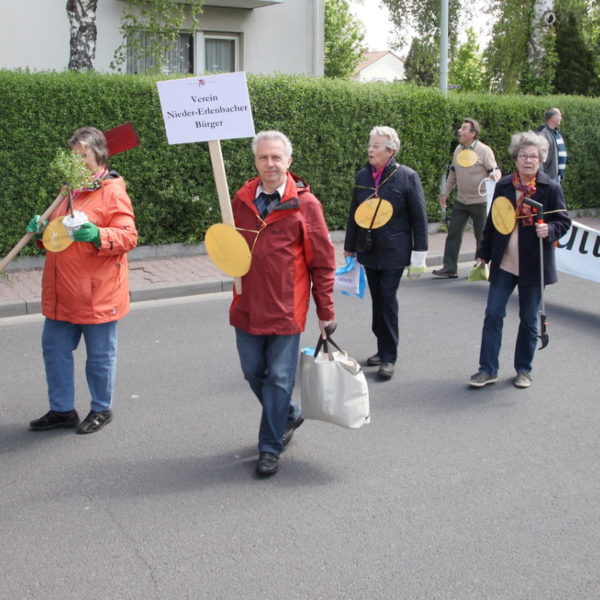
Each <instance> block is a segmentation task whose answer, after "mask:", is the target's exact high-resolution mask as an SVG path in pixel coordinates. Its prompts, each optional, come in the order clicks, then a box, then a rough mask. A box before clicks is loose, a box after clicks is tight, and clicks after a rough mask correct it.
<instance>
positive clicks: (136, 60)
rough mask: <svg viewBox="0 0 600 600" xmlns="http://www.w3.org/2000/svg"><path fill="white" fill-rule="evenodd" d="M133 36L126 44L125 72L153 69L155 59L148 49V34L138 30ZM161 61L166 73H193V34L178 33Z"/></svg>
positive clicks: (144, 71) (142, 71) (134, 72)
mask: <svg viewBox="0 0 600 600" xmlns="http://www.w3.org/2000/svg"><path fill="white" fill-rule="evenodd" d="M135 36H136V39H135V42H134V43H129V44H128V45H127V72H128V73H130V74H137V73H147V72H149V71H152V70H154V67H155V66H156V60H155V58H154V57H153V56H152V54H151V53H150V51H149V49H148V48H149V46H150V34H149V33H146V32H138V33H136V34H135ZM162 63H163V66H162V72H163V73H165V74H166V75H168V74H170V73H185V74H189V73H193V72H194V36H193V34H191V33H180V34H179V35H178V37H177V40H176V41H175V44H174V45H173V47H172V48H170V49H166V50H165V51H164V52H163V56H162Z"/></svg>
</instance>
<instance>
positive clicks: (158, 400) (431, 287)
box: [0, 271, 600, 600]
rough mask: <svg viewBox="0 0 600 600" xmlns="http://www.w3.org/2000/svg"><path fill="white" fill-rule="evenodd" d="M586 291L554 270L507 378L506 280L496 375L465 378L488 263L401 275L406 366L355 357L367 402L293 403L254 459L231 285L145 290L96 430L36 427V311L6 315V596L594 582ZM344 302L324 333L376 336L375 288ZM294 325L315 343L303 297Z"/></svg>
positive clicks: (513, 593) (245, 593)
mask: <svg viewBox="0 0 600 600" xmlns="http://www.w3.org/2000/svg"><path fill="white" fill-rule="evenodd" d="M463 274H466V271H465V273H463ZM599 291H600V288H599V287H598V285H597V284H595V283H590V282H586V281H583V280H579V279H575V278H570V277H568V276H565V275H562V276H561V281H560V282H559V284H557V285H555V286H550V287H549V288H548V289H547V293H546V304H547V306H546V309H547V310H546V312H547V313H548V317H549V321H550V323H549V334H550V344H549V346H548V347H547V348H546V349H544V350H543V351H541V352H539V353H538V354H537V355H536V360H535V370H534V384H533V386H532V387H531V388H530V389H528V390H518V389H516V388H514V387H513V386H512V384H511V377H512V375H513V372H512V367H511V366H512V351H513V348H514V340H515V336H516V327H517V320H516V313H517V307H516V302H514V301H513V302H511V304H510V305H509V317H507V320H506V323H505V338H504V339H505V344H504V347H503V349H502V356H501V364H502V367H503V368H502V372H501V378H500V380H499V381H498V383H496V384H495V385H493V386H488V387H486V388H484V389H480V390H471V389H468V388H467V385H466V382H467V380H468V377H469V376H470V375H471V374H472V373H473V372H475V371H476V369H477V357H478V352H479V337H480V331H481V324H482V318H483V309H484V302H485V294H486V284H483V283H468V282H466V281H465V279H464V278H463V279H460V280H458V281H456V280H455V281H449V280H446V281H439V280H434V279H432V278H426V279H423V280H420V281H418V282H415V283H411V282H408V281H403V282H402V284H401V286H400V294H399V296H400V303H401V308H400V311H401V330H402V331H401V351H400V358H399V362H398V365H397V373H396V376H395V377H394V379H392V380H391V381H390V382H378V381H376V380H375V379H374V377H373V375H374V370H373V369H368V370H367V371H368V380H369V384H370V392H371V410H372V422H371V424H370V425H368V426H366V427H364V428H363V429H361V430H359V431H349V430H344V429H341V428H338V427H335V426H333V425H329V424H326V423H319V422H316V421H310V422H306V423H305V424H304V425H303V426H302V428H301V429H299V430H298V431H297V432H296V435H295V437H294V440H293V441H292V443H291V444H290V446H289V448H288V450H287V451H286V453H285V455H284V456H283V458H282V461H281V469H280V472H279V473H278V474H277V475H276V476H275V477H273V478H271V479H268V480H260V479H257V478H256V477H255V475H254V466H255V460H256V435H257V429H258V420H259V406H258V402H257V401H256V400H255V399H254V398H253V397H252V396H251V394H250V392H249V389H248V387H247V384H246V383H245V382H244V381H243V379H242V376H241V374H240V369H239V364H238V360H237V355H236V352H235V345H234V336H233V332H232V330H231V328H230V327H229V325H228V322H227V306H228V302H229V294H217V295H210V296H202V297H197V298H184V299H179V300H176V301H156V302H148V303H139V304H136V306H135V307H134V309H133V310H132V312H131V314H130V315H129V316H128V317H127V318H125V319H124V320H123V321H122V323H121V325H120V348H119V352H120V355H119V373H118V377H117V379H118V381H117V399H116V401H115V406H114V413H115V419H114V421H113V422H112V423H111V424H110V425H108V426H107V427H106V428H105V429H104V430H102V431H101V432H98V433H96V434H92V435H88V436H80V435H75V434H74V433H73V432H72V431H64V430H63V431H60V430H58V431H52V432H36V433H34V432H30V431H28V430H27V423H28V422H29V420H31V419H33V418H35V417H38V416H40V415H41V414H43V413H44V412H45V411H46V410H47V404H46V399H45V390H44V387H45V385H44V379H43V365H42V361H41V356H40V348H39V335H40V331H41V324H42V321H41V318H40V317H38V316H34V317H17V318H7V319H2V320H1V321H0V340H1V345H0V362H1V365H2V385H1V392H0V393H1V397H0V451H1V453H2V459H1V460H2V463H1V464H2V468H1V474H2V477H1V480H0V481H1V486H0V539H1V541H2V544H1V546H2V560H1V563H0V564H1V566H0V597H1V598H3V599H4V598H6V599H7V600H21V599H23V600H25V599H28V600H29V599H35V600H50V599H52V600H87V599H90V600H92V599H93V600H101V599H107V600H121V599H132V600H138V599H139V600H142V599H144V600H146V599H148V600H154V599H157V600H180V599H211V600H212V599H223V600H230V599H231V600H233V599H243V600H259V599H260V600H275V599H277V600H279V599H286V600H287V599H302V600H320V599H323V600H338V599H339V600H355V599H356V600H365V599H367V600H371V599H373V600H381V599H390V600H391V599H399V600H404V599H419V600H421V599H422V600H437V599H452V600H462V599H465V600H466V599H468V600H471V599H507V600H514V599H535V600H559V599H560V600H565V599H569V600H570V599H574V600H587V599H590V600H591V599H597V598H599V597H600V511H599V498H600V483H599V477H598V475H599V470H600V468H599V466H598V465H599V454H600V452H599V450H598V431H599V426H600V422H599V420H600V419H599V416H600V408H599V395H598V387H599V383H600V372H599V370H598V366H597V365H598V362H597V361H598V356H600V308H599V303H598V292H599ZM513 300H514V299H513ZM337 311H338V321H339V323H340V325H339V329H338V332H337V334H336V335H335V336H334V337H335V338H336V340H337V341H338V343H339V344H340V345H342V346H344V347H346V349H347V350H348V351H349V352H350V354H352V355H353V356H355V357H357V358H359V359H364V358H366V357H367V356H368V355H370V354H371V353H372V352H373V351H374V343H373V338H372V336H371V334H370V331H369V319H370V308H369V303H368V300H367V299H365V300H363V301H360V300H357V299H351V298H347V297H342V296H340V297H338V303H337ZM307 331H308V333H307V334H305V335H304V338H303V342H304V344H303V345H314V342H315V341H316V336H317V327H316V321H315V320H314V318H313V317H311V321H310V323H309V327H308V330H307ZM83 357H84V353H83V352H82V351H81V349H80V350H78V351H77V358H78V393H79V396H78V398H79V399H78V405H77V408H78V410H79V411H80V413H81V416H84V415H85V414H86V413H87V410H88V402H89V401H88V394H87V389H86V386H85V381H84V376H83V365H82V362H83Z"/></svg>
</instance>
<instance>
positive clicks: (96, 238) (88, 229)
mask: <svg viewBox="0 0 600 600" xmlns="http://www.w3.org/2000/svg"><path fill="white" fill-rule="evenodd" d="M73 239H74V240H75V241H76V242H91V243H92V244H95V245H96V246H98V248H100V230H99V229H98V228H97V227H96V226H95V225H94V224H93V223H84V224H83V225H82V226H81V227H80V228H79V229H78V230H77V231H74V232H73Z"/></svg>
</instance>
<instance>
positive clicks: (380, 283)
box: [365, 268, 404, 363]
mask: <svg viewBox="0 0 600 600" xmlns="http://www.w3.org/2000/svg"><path fill="white" fill-rule="evenodd" d="M365 273H366V274H367V282H368V284H369V291H370V292H371V303H372V309H373V318H372V321H371V330H372V331H373V333H374V334H375V337H376V338H377V354H378V355H379V358H380V360H381V362H389V363H395V362H396V358H397V357H398V298H397V292H398V286H399V285H400V279H401V278H402V273H404V269H403V268H402V269H369V268H365Z"/></svg>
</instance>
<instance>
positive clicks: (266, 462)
mask: <svg viewBox="0 0 600 600" xmlns="http://www.w3.org/2000/svg"><path fill="white" fill-rule="evenodd" d="M278 468H279V456H277V454H272V453H271V452H261V453H260V454H259V456H258V462H257V463H256V472H257V473H258V474H259V475H263V476H264V477H269V476H270V475H275V473H277V469H278Z"/></svg>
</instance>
